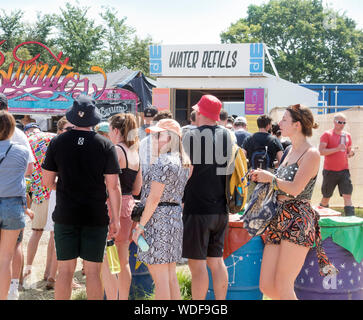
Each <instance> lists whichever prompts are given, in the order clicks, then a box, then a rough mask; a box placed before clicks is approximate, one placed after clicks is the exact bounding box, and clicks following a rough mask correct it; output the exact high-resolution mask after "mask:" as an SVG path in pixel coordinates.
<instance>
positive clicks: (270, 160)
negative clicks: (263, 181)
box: [242, 114, 284, 200]
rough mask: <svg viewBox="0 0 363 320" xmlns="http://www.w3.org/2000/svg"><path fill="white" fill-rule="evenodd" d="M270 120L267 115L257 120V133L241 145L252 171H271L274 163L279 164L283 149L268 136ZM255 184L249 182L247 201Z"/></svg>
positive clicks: (279, 143) (271, 136)
mask: <svg viewBox="0 0 363 320" xmlns="http://www.w3.org/2000/svg"><path fill="white" fill-rule="evenodd" d="M271 123H272V119H271V118H270V117H269V116H268V115H265V114H264V115H261V116H259V117H258V118H257V127H258V132H256V133H254V134H253V135H251V136H249V137H247V138H246V139H245V141H244V143H243V146H242V148H243V151H244V152H245V154H246V157H247V159H248V162H249V164H248V166H249V168H252V169H258V168H260V169H264V170H269V171H273V170H274V161H275V159H277V161H278V162H280V160H281V157H282V155H283V151H284V148H283V147H282V145H281V142H280V141H279V139H278V138H277V137H275V136H273V135H271V134H270V131H271V127H272V124H271ZM255 186H256V184H255V183H254V182H252V181H251V183H250V186H249V188H248V196H247V200H248V199H249V198H250V196H251V194H252V192H253V190H254V188H255Z"/></svg>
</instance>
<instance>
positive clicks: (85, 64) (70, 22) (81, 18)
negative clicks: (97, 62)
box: [56, 3, 104, 73]
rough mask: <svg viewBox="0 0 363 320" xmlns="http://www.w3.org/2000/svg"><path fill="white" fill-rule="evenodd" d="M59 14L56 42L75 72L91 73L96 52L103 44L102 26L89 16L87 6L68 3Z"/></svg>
mask: <svg viewBox="0 0 363 320" xmlns="http://www.w3.org/2000/svg"><path fill="white" fill-rule="evenodd" d="M65 6H66V8H65V9H62V8H61V9H60V10H61V15H59V16H58V21H57V22H58V24H57V27H58V35H57V37H56V44H57V45H58V46H59V48H60V49H61V50H62V52H63V54H64V56H66V57H69V64H70V65H71V66H72V67H73V70H74V71H75V72H79V73H90V67H91V66H92V61H93V59H94V56H95V53H96V52H97V51H98V50H99V49H100V48H101V46H102V35H103V32H104V29H103V27H102V26H95V21H94V20H91V19H89V18H87V16H86V15H87V12H88V9H89V8H87V7H76V6H72V5H71V4H70V3H66V5H65Z"/></svg>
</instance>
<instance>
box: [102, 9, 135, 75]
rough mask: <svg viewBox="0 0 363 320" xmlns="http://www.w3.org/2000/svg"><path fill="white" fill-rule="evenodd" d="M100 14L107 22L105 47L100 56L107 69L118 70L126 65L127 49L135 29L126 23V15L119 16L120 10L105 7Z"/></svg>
mask: <svg viewBox="0 0 363 320" xmlns="http://www.w3.org/2000/svg"><path fill="white" fill-rule="evenodd" d="M104 9H105V11H104V12H102V13H101V14H100V16H101V17H102V19H103V20H104V22H105V33H104V40H105V41H104V49H103V50H101V51H100V53H99V56H100V58H101V59H99V60H102V62H101V61H100V62H101V63H103V65H104V69H105V70H107V71H116V70H119V69H120V68H121V67H123V66H126V64H127V62H126V59H127V50H128V46H129V44H130V42H131V38H132V35H133V34H134V33H135V29H133V28H131V27H129V26H127V25H126V23H125V22H126V19H127V18H126V17H123V18H121V19H118V18H117V15H118V12H117V10H115V9H114V8H104Z"/></svg>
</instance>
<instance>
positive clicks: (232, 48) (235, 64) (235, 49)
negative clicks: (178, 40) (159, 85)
mask: <svg viewBox="0 0 363 320" xmlns="http://www.w3.org/2000/svg"><path fill="white" fill-rule="evenodd" d="M149 54H150V60H149V62H150V74H151V75H154V76H163V77H168V76H172V77H178V76H180V77H193V76H199V77H200V76H201V77H203V76H215V77H218V76H221V77H223V76H224V77H231V76H239V77H243V76H256V75H263V73H264V45H263V44H262V43H244V44H216V45H151V46H150V48H149Z"/></svg>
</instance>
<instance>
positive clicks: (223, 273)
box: [182, 95, 233, 300]
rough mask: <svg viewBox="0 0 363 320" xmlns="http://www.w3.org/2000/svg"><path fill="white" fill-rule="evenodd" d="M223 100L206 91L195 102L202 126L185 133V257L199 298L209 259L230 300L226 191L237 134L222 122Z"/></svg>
mask: <svg viewBox="0 0 363 320" xmlns="http://www.w3.org/2000/svg"><path fill="white" fill-rule="evenodd" d="M221 108H222V102H221V101H220V100H219V99H218V98H216V97H214V96H212V95H204V96H202V98H201V99H200V100H199V102H198V103H197V104H196V105H195V106H194V107H193V109H194V110H196V122H197V125H198V127H197V128H195V129H192V130H190V131H188V132H187V133H186V134H185V136H184V137H183V145H184V148H185V151H186V152H187V153H188V155H189V156H190V160H191V162H192V165H193V173H192V176H191V177H190V179H189V180H188V183H187V185H186V187H185V192H184V211H183V223H184V235H183V254H182V255H183V257H184V258H188V264H189V268H190V271H191V274H192V297H193V300H200V299H205V298H206V294H207V291H208V282H209V280H208V272H207V264H208V267H209V268H210V270H211V273H212V279H213V288H214V293H215V298H216V299H221V300H223V299H225V297H226V293H227V287H228V273H227V269H226V266H225V264H224V261H223V248H224V233H225V230H226V228H227V225H228V210H227V201H226V195H225V189H226V173H227V172H226V166H227V162H228V160H229V159H230V157H231V147H232V143H233V142H232V138H231V135H230V133H229V132H228V130H227V129H226V128H224V127H222V126H218V125H217V121H219V113H220V111H221Z"/></svg>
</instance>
